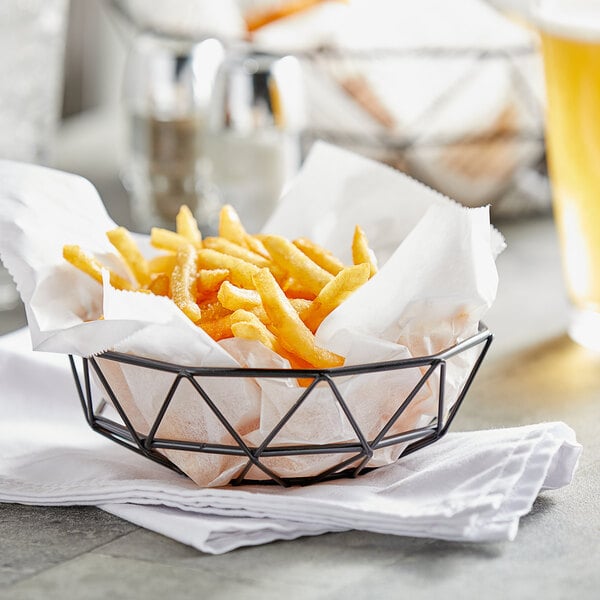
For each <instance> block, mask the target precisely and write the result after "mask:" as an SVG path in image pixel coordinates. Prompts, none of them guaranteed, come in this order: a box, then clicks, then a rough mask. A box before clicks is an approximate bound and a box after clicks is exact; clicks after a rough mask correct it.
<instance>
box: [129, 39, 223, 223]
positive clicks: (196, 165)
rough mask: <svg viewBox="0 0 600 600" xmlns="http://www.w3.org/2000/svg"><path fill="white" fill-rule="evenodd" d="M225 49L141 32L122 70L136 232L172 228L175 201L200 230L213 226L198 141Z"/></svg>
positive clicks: (212, 202) (213, 206)
mask: <svg viewBox="0 0 600 600" xmlns="http://www.w3.org/2000/svg"><path fill="white" fill-rule="evenodd" d="M223 53H224V51H223V46H222V44H221V43H220V42H219V41H217V40H216V39H205V40H202V41H199V42H190V41H186V40H174V39H168V38H164V37H160V36H155V35H151V34H147V33H142V34H141V35H139V36H138V37H137V38H136V39H135V40H134V42H133V46H132V48H131V50H130V53H129V56H128V61H127V65H126V69H125V81H124V92H125V94H124V95H125V98H124V105H125V110H126V119H127V122H128V134H129V140H128V144H127V146H128V149H129V152H128V158H127V162H126V168H125V171H124V183H125V186H126V188H127V189H128V191H129V193H130V196H131V206H132V216H133V220H134V224H135V226H136V228H137V229H138V230H140V231H148V230H149V229H150V227H151V226H153V225H162V226H163V227H168V228H173V226H174V223H175V216H176V214H177V211H178V209H179V207H180V205H181V204H187V205H188V206H189V208H190V209H191V210H192V212H193V213H194V214H195V216H196V218H197V219H198V222H199V224H200V225H201V226H203V227H206V226H210V225H212V224H213V223H214V220H215V218H216V214H217V212H218V208H219V206H218V198H217V197H216V195H215V194H214V193H212V192H211V188H210V184H209V183H208V182H207V180H206V176H205V171H206V162H205V160H204V157H203V154H202V136H203V131H204V128H205V125H206V114H207V108H208V104H209V102H210V98H211V95H212V86H213V82H214V77H215V74H216V71H217V68H218V66H219V64H220V62H221V60H222V58H223Z"/></svg>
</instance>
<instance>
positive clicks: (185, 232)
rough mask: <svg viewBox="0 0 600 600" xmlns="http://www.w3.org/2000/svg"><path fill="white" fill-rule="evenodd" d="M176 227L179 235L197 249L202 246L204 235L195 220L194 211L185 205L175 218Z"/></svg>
mask: <svg viewBox="0 0 600 600" xmlns="http://www.w3.org/2000/svg"><path fill="white" fill-rule="evenodd" d="M175 227H176V229H177V233H178V234H179V235H182V236H183V237H184V238H185V239H186V240H188V241H189V242H191V243H192V244H194V245H195V246H196V247H200V246H201V245H202V235H201V234H200V230H199V229H198V223H197V221H196V219H195V218H194V215H193V214H192V211H191V210H190V209H189V208H188V207H187V206H186V205H185V204H182V205H181V208H180V209H179V212H178V213H177V216H176V217H175Z"/></svg>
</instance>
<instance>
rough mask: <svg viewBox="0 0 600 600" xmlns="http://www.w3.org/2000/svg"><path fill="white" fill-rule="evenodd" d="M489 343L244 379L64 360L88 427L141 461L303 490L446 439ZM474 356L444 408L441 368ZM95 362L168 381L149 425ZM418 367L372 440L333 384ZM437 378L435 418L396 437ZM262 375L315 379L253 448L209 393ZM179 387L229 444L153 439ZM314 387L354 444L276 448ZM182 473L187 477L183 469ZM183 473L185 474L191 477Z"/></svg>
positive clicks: (127, 360)
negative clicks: (289, 472)
mask: <svg viewBox="0 0 600 600" xmlns="http://www.w3.org/2000/svg"><path fill="white" fill-rule="evenodd" d="M491 341H492V335H491V333H490V332H489V331H488V330H487V329H486V328H481V329H480V331H479V333H478V334H477V335H475V336H473V337H472V338H469V339H468V340H465V341H463V342H461V343H459V344H457V345H456V346H454V347H452V348H449V349H447V350H445V351H443V352H440V353H438V354H436V355H434V356H430V357H425V358H424V359H418V360H416V361H415V360H412V361H410V360H409V361H396V362H394V363H387V364H386V363H377V364H373V365H359V366H357V367H356V368H351V369H346V370H344V368H343V367H342V368H340V369H329V370H314V371H289V370H287V371H286V370H267V369H265V370H261V369H258V370H257V369H253V370H248V371H247V372H246V371H244V369H223V368H217V369H208V368H206V369H199V368H196V369H189V368H185V367H180V368H177V367H176V365H175V366H174V365H168V364H164V363H159V362H157V361H151V360H149V359H140V358H138V357H132V356H129V355H119V354H117V353H110V352H109V353H105V354H104V355H101V356H100V357H92V358H83V359H81V361H82V362H81V369H78V368H77V365H76V362H75V359H74V358H73V357H69V359H70V362H71V369H72V373H73V376H74V380H75V385H76V391H77V393H78V395H79V399H80V402H81V406H82V409H83V412H84V415H85V418H86V420H87V421H88V423H89V425H90V426H91V427H92V428H93V429H94V430H95V431H97V432H98V433H100V434H101V435H103V436H105V437H107V438H109V439H111V440H113V441H114V442H116V443H118V444H120V445H122V446H124V447H125V448H128V449H129V450H131V451H133V452H136V453H138V454H142V455H143V456H146V457H147V458H149V459H151V460H153V461H155V462H158V463H159V464H162V465H164V466H167V467H169V468H171V469H173V470H175V471H177V472H180V473H181V472H182V468H181V464H183V463H180V466H178V464H176V462H173V459H174V458H175V457H176V456H187V457H188V458H187V459H186V460H187V462H185V461H184V463H185V464H186V465H187V464H188V463H189V461H190V460H193V461H195V463H194V464H196V463H198V462H199V463H200V464H201V461H202V459H203V457H213V458H210V460H213V462H214V461H215V460H216V461H217V463H216V464H219V463H218V461H219V460H222V462H223V464H226V465H227V466H228V468H229V471H230V472H231V475H230V478H229V480H228V481H231V483H233V484H243V483H269V482H270V483H276V484H279V485H306V484H310V483H316V482H319V481H323V480H327V479H331V478H337V477H340V476H357V475H359V474H361V473H364V472H367V471H369V470H371V469H372V468H373V460H372V459H374V458H376V457H377V453H380V452H382V451H383V450H385V449H386V448H388V447H390V448H393V449H394V448H395V450H396V453H397V455H398V456H403V455H406V454H409V453H411V452H415V451H417V450H419V449H421V448H423V447H425V446H427V445H429V444H432V443H434V442H435V441H437V440H438V439H440V438H441V437H442V436H443V435H444V434H445V433H446V431H447V430H448V427H449V426H450V424H451V422H452V420H453V419H454V417H455V416H456V413H457V411H458V409H459V408H460V406H461V404H462V402H463V400H464V398H465V395H466V393H467V391H468V389H469V387H470V386H471V384H472V382H473V379H474V377H475V375H476V374H477V371H478V370H479V368H480V366H481V363H482V361H483V359H484V357H485V355H486V353H487V351H488V349H489V346H490V343H491ZM471 349H476V350H477V354H476V356H475V357H474V360H473V364H472V367H471V369H470V370H469V371H468V372H467V373H466V374H465V377H464V381H463V382H462V385H461V388H460V389H459V390H458V391H457V393H456V398H455V399H454V404H453V406H451V407H447V406H446V405H445V398H444V396H445V390H444V385H445V378H446V362H447V360H448V359H450V358H452V357H453V356H457V355H458V354H460V353H461V352H466V351H469V350H471ZM99 359H100V362H102V364H103V365H106V362H107V361H115V362H117V363H119V362H122V363H123V364H127V365H132V366H137V367H139V368H142V369H148V368H157V369H158V370H161V371H163V372H167V373H171V374H172V379H171V380H170V381H169V386H168V391H167V392H166V393H165V395H164V397H163V398H162V399H161V401H160V403H159V405H158V407H157V410H156V412H155V414H154V416H153V418H152V419H150V420H149V422H148V423H144V421H143V420H141V419H140V418H139V416H136V417H135V418H132V415H131V414H128V409H130V408H131V406H130V404H129V403H128V402H127V401H123V399H122V398H119V397H118V396H117V394H116V393H115V390H114V389H113V387H112V386H111V384H110V381H109V380H108V379H109V378H107V377H106V376H105V373H104V372H103V369H102V367H101V365H100V364H99ZM415 365H417V366H419V368H420V369H421V372H422V375H421V377H420V378H419V379H418V381H417V383H416V385H415V386H414V387H413V389H412V391H411V392H410V393H409V394H408V395H406V397H404V398H398V401H397V408H396V410H395V411H394V413H393V415H392V416H391V417H390V418H389V419H388V420H387V421H386V423H385V425H384V426H383V427H382V428H381V429H380V430H379V431H378V432H377V433H376V434H374V435H371V438H370V439H369V437H368V436H367V435H366V433H365V432H364V431H363V430H362V429H361V427H360V425H359V423H357V421H356V419H355V416H354V415H353V414H352V410H351V408H350V406H349V403H348V399H347V398H345V397H344V394H343V393H342V392H341V391H340V386H339V385H338V381H339V382H342V381H344V378H346V377H347V376H348V372H349V371H351V370H352V369H354V374H353V376H354V377H360V376H361V374H362V375H364V374H367V373H373V372H382V371H389V370H394V369H406V368H409V367H410V368H412V367H414V366H415ZM282 371H283V372H282ZM434 373H438V376H437V379H436V381H437V380H439V382H438V385H436V386H434V387H436V388H438V392H437V399H436V401H437V415H436V416H435V417H434V418H433V419H432V420H431V421H430V422H429V423H427V424H425V425H423V424H419V426H415V427H412V428H411V429H409V430H406V431H400V432H395V431H394V430H393V427H394V424H395V423H397V422H398V419H400V417H401V416H402V414H403V413H404V412H405V411H406V410H407V409H408V408H409V407H410V406H411V403H412V402H413V401H414V399H415V398H416V397H417V396H418V394H419V393H421V390H423V388H424V386H425V385H426V384H427V382H428V381H430V380H431V377H432V375H433V374H434ZM92 374H93V377H94V379H96V380H97V382H98V383H99V387H100V388H101V392H102V395H103V398H101V399H100V404H101V403H102V401H103V400H104V399H105V400H106V401H107V402H108V404H109V405H112V407H113V408H114V410H115V411H116V413H117V414H118V415H119V418H120V420H121V421H122V423H120V422H118V421H117V420H115V419H113V418H110V416H108V415H107V414H105V413H103V412H102V411H101V410H98V407H100V404H99V399H98V397H97V392H96V397H94V393H95V392H94V388H93V386H92V385H91V376H92ZM259 376H260V377H274V378H283V377H288V378H289V377H290V376H292V377H302V378H309V379H311V378H312V380H313V381H312V383H311V384H310V385H308V386H307V387H306V388H299V389H298V391H299V394H298V396H297V398H296V399H295V401H294V402H293V403H292V404H291V406H289V408H288V409H287V410H286V411H285V412H284V414H283V415H282V416H281V417H280V418H278V420H277V421H276V422H275V423H274V424H273V426H272V427H271V428H270V430H269V431H267V432H266V434H265V436H264V438H263V439H262V440H261V441H260V443H256V444H252V443H249V442H248V440H245V439H244V435H243V434H241V433H240V431H238V430H237V429H236V426H235V423H231V422H230V419H229V418H228V416H227V415H225V414H223V412H222V411H221V410H220V408H219V402H218V401H215V398H212V397H211V394H210V393H208V391H207V387H211V386H212V387H211V389H212V390H215V389H219V387H218V386H216V385H215V383H216V382H215V380H216V379H218V378H231V379H235V378H248V377H252V378H256V377H259ZM337 378H339V380H338V379H337ZM184 382H185V383H184ZM211 382H212V383H211ZM182 385H185V386H191V388H192V389H193V392H194V394H195V398H196V402H197V403H198V404H199V405H201V406H202V407H203V408H204V409H205V410H207V411H210V413H211V415H213V416H214V418H216V419H217V420H218V421H219V423H220V424H221V425H222V427H223V429H224V431H226V432H227V434H228V436H229V438H228V439H229V441H228V443H220V442H221V440H218V439H217V440H196V439H193V440H182V439H176V438H175V439H168V438H163V437H162V436H159V435H157V434H158V433H159V431H160V427H161V424H162V423H164V422H165V420H166V419H169V411H170V410H171V409H172V407H173V402H174V401H176V400H174V399H176V397H177V393H178V390H180V388H181V386H182ZM319 386H321V388H322V387H323V386H327V387H328V388H329V389H330V391H331V393H332V397H333V401H334V402H335V403H336V404H337V406H338V407H339V408H340V410H341V412H342V413H343V414H344V416H345V418H347V419H348V422H349V424H350V426H351V428H352V431H353V432H354V435H353V436H352V437H353V438H354V439H348V440H346V441H345V442H343V443H339V442H336V443H330V444H322V443H321V444H318V443H313V444H311V443H304V444H296V445H285V444H277V434H278V433H279V432H281V431H282V429H283V428H284V427H285V425H286V424H287V423H288V422H290V420H291V419H293V418H294V416H295V415H296V414H297V413H298V411H299V410H300V409H301V408H302V406H303V404H304V403H305V402H307V401H308V399H309V398H310V397H311V394H313V393H314V392H315V390H317V389H319ZM219 457H220V458H219ZM205 460H206V459H205ZM290 460H292V461H293V460H295V461H305V462H306V464H307V465H312V466H313V467H314V468H313V470H312V474H311V475H307V476H305V477H291V476H286V475H285V469H282V468H281V465H282V464H284V463H286V461H290ZM375 462H376V461H375ZM375 466H379V465H375ZM183 470H184V471H185V468H184V469H183ZM186 473H187V471H186ZM187 474H188V475H189V473H187ZM192 478H193V477H192ZM225 483H227V481H224V482H223V484H225Z"/></svg>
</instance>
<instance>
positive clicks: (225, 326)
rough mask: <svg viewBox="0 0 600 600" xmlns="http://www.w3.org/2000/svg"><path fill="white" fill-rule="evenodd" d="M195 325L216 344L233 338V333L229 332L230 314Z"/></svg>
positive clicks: (201, 321)
mask: <svg viewBox="0 0 600 600" xmlns="http://www.w3.org/2000/svg"><path fill="white" fill-rule="evenodd" d="M197 325H198V326H199V327H201V328H202V329H203V330H204V331H205V332H206V333H207V334H208V335H210V337H211V338H212V339H213V340H215V341H216V342H218V341H219V340H224V339H227V338H230V337H233V333H232V332H231V315H230V314H229V315H225V316H224V317H219V318H218V319H211V320H208V319H207V320H200V321H199V322H198V323H197Z"/></svg>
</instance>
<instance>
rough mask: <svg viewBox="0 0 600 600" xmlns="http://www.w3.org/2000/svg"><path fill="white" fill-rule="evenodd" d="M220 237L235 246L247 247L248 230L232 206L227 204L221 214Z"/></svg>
mask: <svg viewBox="0 0 600 600" xmlns="http://www.w3.org/2000/svg"><path fill="white" fill-rule="evenodd" d="M219 235H220V236H221V237H223V238H225V239H226V240H229V241H230V242H233V243H234V244H238V245H239V246H245V245H246V244H245V239H246V235H247V234H246V230H245V229H244V226H243V225H242V222H241V221H240V218H239V216H238V214H237V212H236V211H235V208H233V206H231V205H230V204H226V205H225V206H223V207H222V208H221V211H220V212H219Z"/></svg>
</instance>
